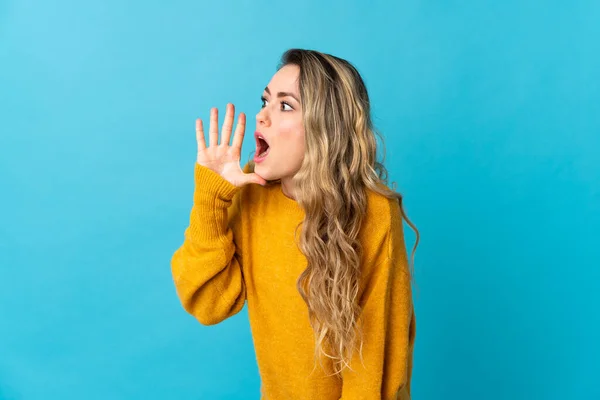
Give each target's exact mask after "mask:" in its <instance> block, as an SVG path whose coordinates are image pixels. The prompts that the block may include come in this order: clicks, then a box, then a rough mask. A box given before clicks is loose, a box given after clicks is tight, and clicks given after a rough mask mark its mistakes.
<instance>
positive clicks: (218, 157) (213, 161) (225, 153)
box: [196, 103, 266, 187]
mask: <svg viewBox="0 0 600 400" xmlns="http://www.w3.org/2000/svg"><path fill="white" fill-rule="evenodd" d="M234 115H235V107H234V105H233V104H231V103H228V104H227V108H226V111H225V121H224V122H223V128H222V132H221V142H220V143H219V142H218V139H219V130H218V120H219V119H218V110H217V108H211V110H210V127H209V145H208V147H207V146H206V141H205V139H204V129H203V126H202V120H201V119H200V118H198V119H197V120H196V141H197V142H198V159H197V162H198V164H200V165H202V166H204V167H207V168H209V169H211V170H213V171H214V172H216V173H217V174H219V175H221V177H223V178H224V179H226V180H227V181H229V182H230V183H231V184H233V185H235V186H238V187H240V186H244V185H247V184H249V183H256V184H259V185H265V184H266V180H265V179H263V178H262V177H260V176H259V175H257V174H255V173H250V174H246V173H244V171H242V168H241V166H240V158H241V153H242V142H243V140H244V131H245V129H246V115H245V114H244V113H240V115H239V116H238V123H237V126H236V128H235V133H234V135H233V143H232V144H231V146H230V145H229V141H230V139H231V131H232V128H233V117H234Z"/></svg>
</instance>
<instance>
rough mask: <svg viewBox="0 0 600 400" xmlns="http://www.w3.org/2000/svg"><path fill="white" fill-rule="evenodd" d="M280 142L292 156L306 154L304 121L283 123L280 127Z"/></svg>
mask: <svg viewBox="0 0 600 400" xmlns="http://www.w3.org/2000/svg"><path fill="white" fill-rule="evenodd" d="M279 137H280V138H281V140H280V141H279V142H280V143H282V144H283V145H284V146H285V147H287V148H288V149H289V152H290V153H292V154H304V127H303V126H302V121H290V120H288V121H282V122H281V124H280V125H279Z"/></svg>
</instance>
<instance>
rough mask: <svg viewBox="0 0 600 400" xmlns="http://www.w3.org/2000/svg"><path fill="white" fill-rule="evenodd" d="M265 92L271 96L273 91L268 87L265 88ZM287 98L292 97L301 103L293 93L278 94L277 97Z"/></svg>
mask: <svg viewBox="0 0 600 400" xmlns="http://www.w3.org/2000/svg"><path fill="white" fill-rule="evenodd" d="M265 91H266V92H267V93H268V94H269V95H271V91H270V90H269V87H268V86H267V87H266V88H265ZM285 96H290V97H292V98H293V99H294V100H296V101H297V102H298V103H300V100H298V98H297V97H296V95H295V94H293V93H291V92H277V97H285Z"/></svg>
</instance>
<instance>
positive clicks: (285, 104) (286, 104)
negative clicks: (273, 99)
mask: <svg viewBox="0 0 600 400" xmlns="http://www.w3.org/2000/svg"><path fill="white" fill-rule="evenodd" d="M280 104H281V105H282V106H288V107H289V108H291V110H281V111H292V110H293V108H292V106H290V105H289V104H288V103H286V102H285V101H282V102H281V103H280Z"/></svg>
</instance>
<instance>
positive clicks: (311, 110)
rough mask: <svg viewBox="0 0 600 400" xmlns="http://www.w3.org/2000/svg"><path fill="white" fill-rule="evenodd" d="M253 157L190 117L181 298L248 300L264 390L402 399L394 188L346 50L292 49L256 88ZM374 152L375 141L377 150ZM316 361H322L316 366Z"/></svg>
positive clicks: (209, 303) (227, 312) (177, 262)
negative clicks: (245, 157)
mask: <svg viewBox="0 0 600 400" xmlns="http://www.w3.org/2000/svg"><path fill="white" fill-rule="evenodd" d="M261 100H262V102H263V104H262V108H261V109H260V112H259V113H258V114H257V115H256V132H255V139H256V145H257V150H256V156H255V157H254V161H249V162H248V163H247V164H246V165H245V166H244V168H243V169H242V168H241V167H240V154H241V147H242V140H243V137H244V130H245V123H246V117H245V115H244V114H243V113H240V115H239V117H238V123H237V126H236V129H235V133H234V136H233V143H232V144H231V145H230V138H231V132H232V128H233V121H234V107H233V105H232V104H228V105H227V110H226V114H225V121H224V124H223V128H222V131H221V141H220V142H218V135H219V134H218V127H217V124H218V116H217V110H216V109H214V108H213V109H211V114H210V129H209V144H208V146H207V145H206V142H205V138H204V131H203V124H202V121H201V120H199V119H198V120H197V121H196V137H197V141H198V157H197V162H196V163H195V175H194V176H195V190H194V197H193V201H194V202H193V207H192V211H191V216H190V224H189V227H188V228H187V229H186V231H185V239H184V242H183V245H182V246H181V247H180V248H179V249H177V251H176V252H175V254H174V255H173V258H172V262H171V266H172V273H173V279H174V282H175V286H176V289H177V293H178V296H179V298H180V299H181V302H182V305H183V307H184V308H185V310H186V311H188V312H189V313H190V314H192V315H193V316H194V317H196V318H197V319H198V320H199V321H200V322H201V323H202V324H204V325H212V324H217V323H219V322H221V321H223V320H224V319H226V318H228V317H230V316H232V315H234V314H236V313H238V312H239V311H240V310H241V309H242V307H243V306H244V304H245V303H246V302H247V303H248V313H249V318H250V325H251V330H252V337H253V341H254V345H255V351H256V357H257V362H258V367H259V371H260V376H261V395H262V397H261V399H265V400H290V399H293V400H301V399H319V400H328V399H332V400H337V399H340V398H341V399H344V400H350V399H373V400H374V399H386V400H388V399H410V380H411V373H412V359H413V346H414V340H415V329H416V328H415V326H416V322H415V312H414V307H413V301H412V291H411V280H412V279H411V278H412V276H413V274H412V268H409V263H408V259H407V254H406V247H405V244H404V236H403V227H402V218H405V219H406V221H407V223H408V224H409V225H410V226H411V228H413V229H414V231H415V233H416V235H417V236H416V241H415V246H414V248H413V251H412V258H413V263H414V252H415V250H416V247H417V244H418V242H419V232H418V231H417V229H416V228H415V226H414V225H413V224H412V223H411V222H410V220H409V219H408V218H407V217H406V214H405V212H404V209H403V206H402V196H401V195H400V194H399V193H397V192H395V191H394V190H392V189H390V188H388V187H387V185H386V182H387V171H386V169H385V167H384V166H383V164H382V163H379V162H377V160H376V158H377V157H376V153H377V146H376V138H375V135H376V134H377V133H376V131H375V129H374V128H373V125H372V122H371V117H370V104H369V97H368V95H367V90H366V88H365V84H364V82H363V80H362V78H361V76H360V75H359V73H358V71H357V70H356V69H355V68H354V67H353V66H352V65H351V64H350V63H349V62H347V61H345V60H343V59H341V58H338V57H335V56H332V55H329V54H324V53H321V52H317V51H312V50H302V49H291V50H288V51H286V52H285V53H284V54H283V57H282V60H281V64H280V66H279V68H278V70H277V72H276V73H275V75H274V76H273V78H272V79H271V81H270V82H269V84H268V86H267V87H266V88H265V91H264V93H263V95H262V97H261ZM384 152H385V150H384ZM317 360H318V361H319V366H320V368H317V363H316V362H317Z"/></svg>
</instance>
